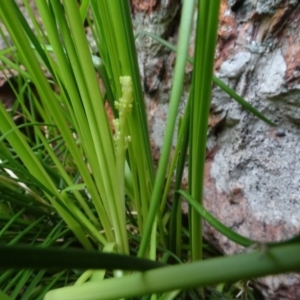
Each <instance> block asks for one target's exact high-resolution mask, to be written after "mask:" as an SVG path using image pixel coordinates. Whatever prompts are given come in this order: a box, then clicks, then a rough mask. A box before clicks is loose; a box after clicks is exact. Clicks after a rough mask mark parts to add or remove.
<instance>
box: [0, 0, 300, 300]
mask: <svg viewBox="0 0 300 300" xmlns="http://www.w3.org/2000/svg"><path fill="white" fill-rule="evenodd" d="M35 4H36V7H37V11H38V13H39V14H40V18H41V19H42V23H43V26H42V27H40V25H39V24H38V22H37V19H36V14H34V13H33V11H32V9H31V7H30V6H29V3H28V1H27V0H24V5H25V6H26V8H27V10H28V13H29V15H30V17H31V21H32V24H33V26H34V29H33V30H32V29H31V28H30V27H29V25H28V23H27V20H25V18H24V17H23V15H22V14H21V12H20V10H19V8H18V6H17V5H16V3H15V2H14V1H3V3H1V7H0V18H1V21H2V22H3V24H4V25H5V27H6V29H7V31H8V32H9V35H10V39H11V42H10V40H9V41H8V40H7V45H8V48H7V49H6V50H3V51H2V52H1V56H0V60H1V61H2V65H1V67H2V69H3V70H4V69H6V73H5V74H8V73H9V72H17V73H18V80H17V83H13V82H12V79H10V78H11V76H10V75H8V78H7V80H8V81H9V82H10V84H11V88H12V89H13V90H14V91H15V94H16V97H17V100H16V105H19V108H18V109H17V108H16V109H15V110H13V111H14V112H16V111H21V115H22V116H23V118H24V122H23V124H22V125H19V126H16V124H15V123H14V121H13V117H14V114H15V113H10V112H8V111H7V109H6V107H4V105H1V104H0V130H1V134H2V136H1V145H0V146H1V147H0V159H1V164H2V165H1V174H0V176H1V195H2V199H1V201H2V202H1V207H0V208H1V211H0V212H1V222H3V224H4V226H3V229H2V230H1V231H0V237H1V239H2V241H3V242H4V243H5V246H1V247H0V254H1V261H0V268H2V270H3V268H5V270H6V271H3V273H2V275H1V276H0V289H1V290H2V291H1V294H0V296H1V297H2V298H3V299H15V298H16V297H20V298H21V299H42V298H43V297H44V298H45V299H47V300H49V299H118V298H128V297H137V296H145V297H148V296H149V295H151V298H152V299H158V298H159V299H174V298H176V297H179V296H178V295H180V293H181V291H183V290H186V289H189V288H198V287H205V286H208V285H214V284H219V283H225V282H233V281H238V280H243V279H249V278H253V277H258V276H263V275H267V274H273V273H279V272H286V271H293V270H297V269H298V268H299V267H300V256H299V255H298V253H299V250H300V245H299V243H298V238H295V239H292V240H290V241H286V242H285V243H283V244H278V245H277V244H266V245H264V247H259V245H258V243H256V242H255V241H252V240H249V239H248V238H247V237H243V236H240V235H239V234H237V233H235V232H233V231H231V230H230V229H228V228H226V227H225V226H224V225H223V224H221V223H220V222H219V221H218V220H216V219H214V217H213V216H211V215H210V214H209V213H208V212H207V211H205V209H204V208H203V206H202V194H203V176H204V163H205V144H206V133H207V123H208V114H209V104H210V97H211V88H212V81H214V82H215V83H217V84H218V85H219V86H221V87H222V88H223V89H224V90H226V91H227V92H228V93H230V95H231V96H233V97H234V98H235V99H236V100H237V101H238V102H239V103H241V104H242V105H243V106H244V107H246V108H247V109H249V110H250V111H251V112H252V113H254V114H255V115H256V116H258V117H260V118H261V119H262V120H264V121H266V122H268V123H269V124H272V123H271V122H270V121H269V120H268V119H266V118H265V117H264V116H262V115H261V114H260V113H258V112H257V111H256V110H255V109H254V108H252V107H251V106H250V105H249V104H248V103H247V102H246V101H244V100H243V99H242V98H240V97H239V96H238V95H237V94H236V93H235V92H234V91H232V90H230V89H229V88H228V87H226V86H225V85H224V84H223V83H222V82H221V81H220V80H218V79H217V78H215V77H214V76H213V63H214V49H215V44H216V36H217V27H218V13H219V5H220V1H219V0H206V1H204V0H202V1H198V2H197V1H193V0H186V1H183V5H182V14H181V20H180V29H179V40H178V47H177V49H176V47H175V48H174V46H172V45H169V44H168V43H166V42H164V41H162V42H163V43H164V44H165V45H166V46H167V47H170V48H172V49H173V50H174V51H176V52H177V56H176V64H175V70H174V79H173V84H172V89H171V91H170V104H169V113H168V119H167V123H166V129H165V136H164V142H163V147H162V149H161V157H160V160H159V164H158V166H157V171H156V172H154V165H153V160H152V157H151V148H150V142H149V133H148V132H149V131H148V126H147V114H146V108H145V104H144V98H143V91H142V87H141V79H140V75H139V70H138V61H137V54H136V50H135V40H134V34H133V29H132V24H131V16H130V6H129V2H128V1H124V0H113V1H111V0H106V1H105V0H103V1H97V0H83V1H81V3H80V4H78V2H77V1H75V0H62V1H60V0H49V1H36V2H35ZM196 5H197V6H198V21H197V23H196V28H195V30H196V45H195V57H194V58H189V57H188V47H189V42H190V41H189V36H190V34H189V33H190V32H191V30H192V25H193V24H192V20H193V14H194V10H195V6H196ZM86 20H87V21H88V22H89V24H90V28H91V29H92V34H93V40H94V41H95V44H96V50H95V49H94V50H93V51H92V50H91V47H89V43H88V41H87V38H86V35H85V31H84V25H83V24H84V22H85V21H86ZM141 34H147V33H141ZM152 37H153V38H157V37H155V36H152ZM187 61H190V62H191V63H194V71H193V80H192V85H191V88H190V95H189V99H188V102H187V105H186V111H185V113H184V115H183V116H182V118H181V121H180V122H179V124H180V126H179V130H178V137H177V145H176V146H175V149H174V151H173V156H172V157H171V155H170V153H171V148H172V141H173V137H174V136H173V135H174V132H175V131H176V127H177V126H178V125H177V122H176V120H177V115H178V107H179V103H180V99H181V95H182V89H183V80H184V72H185V65H186V63H187ZM100 87H103V88H102V89H101V88H100ZM108 108H110V109H109V111H110V112H111V115H112V116H111V117H110V118H109V117H108V114H107V112H108ZM110 121H112V122H110ZM24 132H25V135H24ZM26 134H27V136H26ZM188 150H189V158H188V159H189V189H188V191H179V189H180V182H181V176H182V173H183V166H184V162H185V159H186V154H187V151H188ZM175 169H176V178H175V181H176V182H175V190H176V191H173V193H174V199H173V201H172V208H171V210H170V209H169V208H168V207H167V205H166V201H165V199H166V195H167V194H168V192H169V187H170V181H171V179H172V177H173V174H174V170H175ZM165 179H167V180H165ZM182 196H183V197H185V198H186V200H187V201H189V203H190V214H189V226H188V227H187V228H182V222H181V214H180V205H179V204H180V197H182ZM37 216H39V218H37ZM203 218H205V219H206V220H207V221H208V222H209V223H210V224H211V225H212V226H214V227H215V228H216V229H217V230H219V231H220V232H221V233H223V234H225V235H226V236H227V237H228V238H230V239H232V240H233V241H235V242H237V243H239V244H240V245H243V246H246V247H248V246H251V245H252V246H253V245H257V247H256V250H255V251H254V250H253V251H252V252H251V253H247V254H243V255H237V256H233V257H221V258H214V259H206V260H204V261H203V260H202V259H203V242H202V226H201V225H202V220H203ZM186 239H188V243H187V244H186V245H185V247H181V246H182V241H185V240H186ZM78 242H79V244H78ZM24 244H25V245H24ZM49 246H52V247H50V248H49ZM75 246H76V247H77V248H82V250H80V249H74V247H75ZM262 248H263V249H264V250H262ZM3 257H5V259H2V258H3ZM174 262H178V263H179V264H177V265H175V266H173V265H171V264H174ZM168 263H169V265H168ZM7 268H11V269H7ZM28 268H34V269H28ZM46 268H50V271H49V270H48V271H46ZM57 268H58V269H57ZM18 269H21V270H18ZM61 269H63V270H61ZM84 269H87V270H85V271H82V270H84ZM36 270H38V271H36ZM66 270H69V271H66ZM70 270H71V271H70ZM132 271H134V272H132ZM193 293H194V294H191V295H192V296H195V295H196V296H199V295H201V293H205V291H204V290H200V291H199V290H196V291H194V292H193ZM182 295H184V294H182ZM183 297H184V296H183Z"/></svg>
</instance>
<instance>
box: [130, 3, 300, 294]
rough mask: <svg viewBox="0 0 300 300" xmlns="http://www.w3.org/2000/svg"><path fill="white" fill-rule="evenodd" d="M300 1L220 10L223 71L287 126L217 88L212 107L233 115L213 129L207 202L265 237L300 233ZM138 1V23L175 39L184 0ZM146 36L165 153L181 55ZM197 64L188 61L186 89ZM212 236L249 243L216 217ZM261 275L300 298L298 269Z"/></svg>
mask: <svg viewBox="0 0 300 300" xmlns="http://www.w3.org/2000/svg"><path fill="white" fill-rule="evenodd" d="M298 2H299V1H284V0H277V1H265V0H255V1H254V0H251V1H250V0H244V1H243V0H240V1H239V0H231V1H230V0H228V1H226V0H223V1H222V5H221V11H220V26H219V31H218V45H217V51H216V60H215V70H216V75H217V76H218V77H220V78H221V79H222V80H223V81H224V82H226V83H227V84H229V85H230V86H231V87H232V88H234V89H235V90H236V91H237V92H238V93H239V94H240V95H242V96H243V97H244V98H245V99H246V100H247V101H248V102H249V103H251V104H252V105H253V106H255V107H256V108H258V110H260V111H261V112H262V113H264V114H265V116H267V117H268V118H269V119H271V120H272V121H273V122H275V123H276V124H277V125H278V126H277V127H276V128H273V127H270V126H268V125H266V124H265V123H263V122H262V121H260V120H258V119H257V118H255V117H254V116H252V115H251V114H250V113H248V112H246V111H244V110H243V109H242V108H241V106H240V105H239V104H237V103H236V102H234V101H233V100H231V99H230V97H229V96H227V95H226V94H225V93H224V92H222V91H221V90H220V89H219V88H214V90H213V98H212V104H213V108H214V109H213V112H215V117H216V118H218V117H220V112H221V114H222V116H226V118H225V120H224V125H225V126H224V128H223V129H222V131H221V132H220V131H218V133H217V134H216V132H214V131H213V130H212V131H210V134H209V136H208V143H207V146H208V151H209V153H210V155H209V156H208V159H207V161H206V167H205V194H204V197H205V206H206V208H207V209H208V210H209V211H210V212H211V213H212V214H213V215H214V216H216V217H217V218H218V219H219V220H221V221H222V222H223V223H225V224H226V225H227V226H229V227H230V228H232V229H234V230H235V231H237V232H239V233H240V234H243V235H245V236H248V237H250V238H252V239H255V240H259V241H262V242H263V241H279V240H283V239H287V238H289V237H292V236H294V235H296V234H298V233H299V232H300V196H299V192H300V185H299V182H300V171H299V170H300V161H299V153H300V137H299V136H300V100H299V96H300V71H299V70H300V69H299V66H300V32H299V28H300V5H299V4H298ZM132 8H133V16H134V25H135V30H136V31H141V30H147V31H150V32H152V33H155V34H156V35H158V36H160V37H162V38H164V39H167V40H169V41H170V42H171V43H174V44H176V41H177V32H178V25H179V19H178V12H179V10H180V1H172V0H161V1H158V0H157V1H155V0H153V1H138V0H135V1H132ZM193 40H194V36H193V35H192V36H191V42H192V41H193ZM137 43H138V44H137V47H138V53H139V59H140V69H141V74H142V77H143V82H144V88H145V92H146V100H147V104H148V110H149V112H150V118H149V121H150V127H151V130H152V135H151V137H152V143H153V147H154V149H155V151H156V155H157V157H158V155H159V154H158V153H159V149H160V147H161V145H162V140H163V135H164V124H165V121H166V116H167V109H168V97H169V91H170V87H171V84H172V72H173V67H174V58H175V57H174V54H173V53H171V52H170V51H169V50H167V49H165V48H164V47H163V46H161V45H160V44H159V43H157V42H156V41H153V40H151V39H150V38H148V37H144V38H141V39H139V40H138V42H137ZM191 45H192V43H191ZM193 50H194V49H193V48H192V47H191V49H190V54H191V55H192V54H193ZM191 71H192V68H191V66H187V68H186V90H187V88H188V85H189V82H190V79H191ZM185 95H186V94H185ZM185 99H186V97H183V103H184V102H185ZM205 235H206V237H207V238H208V240H212V241H213V242H214V244H215V246H217V247H218V248H219V249H221V250H222V251H223V252H224V253H226V254H233V253H238V252H240V251H244V250H243V249H242V248H241V247H239V246H237V245H236V244H235V243H233V242H230V241H229V240H228V239H226V238H224V237H223V236H222V235H221V234H219V233H218V232H216V231H215V230H214V229H212V228H211V227H210V226H208V225H206V226H205ZM258 282H259V284H260V289H261V290H262V291H263V293H264V295H265V296H266V298H267V299H300V276H299V275H297V274H290V275H281V276H272V277H268V278H263V279H260V280H258Z"/></svg>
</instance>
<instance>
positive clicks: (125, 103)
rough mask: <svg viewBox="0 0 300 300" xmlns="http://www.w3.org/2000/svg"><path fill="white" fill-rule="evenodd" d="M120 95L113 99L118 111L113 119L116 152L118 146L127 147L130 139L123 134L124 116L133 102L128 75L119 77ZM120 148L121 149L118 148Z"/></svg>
mask: <svg viewBox="0 0 300 300" xmlns="http://www.w3.org/2000/svg"><path fill="white" fill-rule="evenodd" d="M120 83H121V89H122V97H121V98H120V99H119V100H118V101H115V107H116V109H117V110H118V111H119V118H118V119H115V120H114V121H113V124H114V127H115V135H114V140H115V145H116V150H117V152H118V147H122V148H123V147H124V149H126V148H127V144H128V142H129V141H130V139H131V138H130V136H125V128H126V118H127V115H128V113H130V112H131V109H132V102H133V89H132V81H131V77H130V76H122V77H120ZM119 150H121V149H119Z"/></svg>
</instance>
